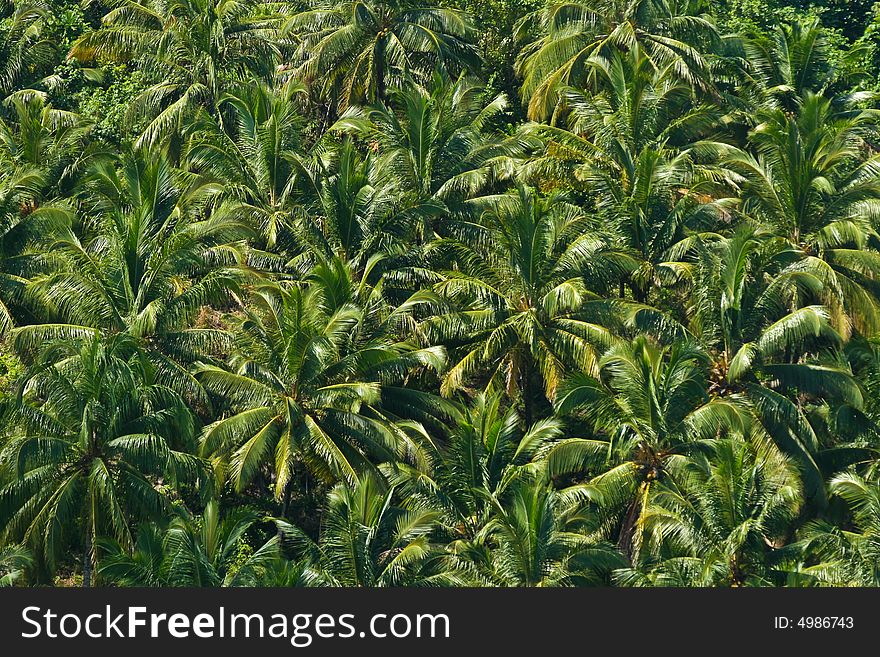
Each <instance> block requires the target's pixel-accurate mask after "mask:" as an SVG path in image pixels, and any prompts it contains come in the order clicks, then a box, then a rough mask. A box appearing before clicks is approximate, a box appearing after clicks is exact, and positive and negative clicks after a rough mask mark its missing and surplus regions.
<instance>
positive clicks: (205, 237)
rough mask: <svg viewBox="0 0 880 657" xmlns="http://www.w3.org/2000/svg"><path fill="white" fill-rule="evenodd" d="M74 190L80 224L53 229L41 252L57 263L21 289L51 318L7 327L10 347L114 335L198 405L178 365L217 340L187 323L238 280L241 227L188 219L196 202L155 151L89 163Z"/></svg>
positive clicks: (200, 396) (197, 393)
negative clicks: (132, 344) (78, 190)
mask: <svg viewBox="0 0 880 657" xmlns="http://www.w3.org/2000/svg"><path fill="white" fill-rule="evenodd" d="M82 185H83V192H82V194H83V209H84V212H85V213H86V221H85V222H83V223H84V224H85V225H83V224H80V225H79V226H68V227H67V228H66V230H64V231H59V232H60V234H58V235H57V237H56V239H55V240H54V241H53V242H52V243H51V245H50V247H49V250H50V251H51V253H52V254H53V258H54V259H56V260H59V261H60V263H59V264H58V265H57V267H56V268H55V269H54V271H50V272H49V273H47V274H46V275H44V276H42V277H38V278H35V279H34V280H33V281H32V284H31V286H30V288H31V289H30V292H29V293H30V294H32V295H33V296H35V297H36V298H37V299H38V300H39V301H40V302H42V304H43V305H44V306H45V307H46V308H47V310H48V313H49V314H50V317H52V318H53V319H54V320H56V321H55V322H54V323H48V324H32V325H30V326H25V327H21V328H20V329H17V330H16V332H15V335H14V341H15V345H16V347H17V348H18V349H19V350H21V351H23V352H31V351H35V350H37V349H38V348H39V345H40V344H41V343H42V342H43V341H45V340H48V339H52V338H56V337H64V336H71V335H78V336H82V335H86V334H94V333H101V334H103V335H108V336H109V335H115V334H119V333H124V334H126V335H128V336H130V337H132V338H134V339H135V340H136V341H137V342H138V343H139V345H140V347H141V348H142V350H143V353H144V355H145V357H146V358H148V359H149V360H150V361H151V362H152V364H153V366H154V367H155V368H156V370H157V373H158V374H157V376H158V377H159V379H160V380H161V381H162V382H163V383H167V384H168V385H170V386H172V387H174V388H175V389H177V390H178V391H179V392H180V393H181V394H184V395H186V396H187V397H188V398H190V399H192V400H194V402H195V403H197V404H199V405H201V406H202V409H203V410H204V409H206V408H207V407H208V406H209V402H208V400H207V398H206V397H205V394H204V391H202V390H201V388H200V386H199V385H198V383H197V382H196V380H195V379H194V378H193V377H192V375H191V374H190V373H189V371H188V370H187V365H188V364H189V363H190V362H192V360H195V359H196V358H199V357H204V354H206V353H208V352H210V350H212V349H215V348H219V346H220V345H223V344H225V343H226V342H227V338H226V335H225V333H224V332H223V331H222V330H219V329H216V328H213V327H210V326H198V327H192V323H193V322H194V321H195V320H196V319H197V318H198V316H199V313H200V312H201V311H202V309H203V307H205V306H206V305H208V304H209V303H212V302H213V303H215V304H221V303H224V302H227V301H228V300H229V299H230V296H229V294H230V291H231V290H234V289H235V288H236V286H237V284H238V282H239V281H240V280H241V279H242V273H241V270H239V269H236V268H235V267H234V265H235V263H236V261H237V260H239V259H240V258H241V256H240V254H239V252H238V250H237V248H236V246H235V243H236V242H237V241H238V240H240V239H241V238H243V237H245V236H247V234H248V232H247V230H246V229H245V228H244V227H243V226H242V225H240V224H237V223H235V222H233V221H232V220H230V219H224V218H222V217H220V218H213V217H212V218H209V219H202V220H196V219H190V218H189V217H190V214H189V213H190V212H191V211H192V210H191V208H193V206H195V205H196V204H197V203H198V199H197V198H195V197H193V196H192V195H189V194H187V190H186V189H185V188H184V187H183V185H182V184H181V182H180V181H179V180H178V179H177V178H176V176H175V174H174V171H173V169H172V168H171V166H170V164H169V162H168V160H167V159H166V158H165V157H163V156H161V155H159V156H151V155H149V154H148V153H146V152H143V151H139V152H134V153H129V154H128V155H126V156H125V157H124V158H122V160H121V161H120V162H118V168H117V161H115V160H114V159H109V160H107V159H104V158H99V159H97V160H96V161H95V162H94V163H93V165H92V168H91V170H90V172H89V174H88V176H87V178H86V179H85V181H84V182H83V183H82ZM199 354H202V356H199Z"/></svg>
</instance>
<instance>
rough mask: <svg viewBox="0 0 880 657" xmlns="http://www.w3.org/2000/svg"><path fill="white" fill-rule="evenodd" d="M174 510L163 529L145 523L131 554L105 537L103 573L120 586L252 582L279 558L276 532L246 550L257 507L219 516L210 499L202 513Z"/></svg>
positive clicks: (216, 505)
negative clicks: (253, 509) (247, 536)
mask: <svg viewBox="0 0 880 657" xmlns="http://www.w3.org/2000/svg"><path fill="white" fill-rule="evenodd" d="M175 512H176V514H177V515H175V516H174V517H173V519H172V520H171V522H170V523H169V524H168V526H167V527H166V528H164V529H163V528H160V527H159V526H158V525H156V524H154V523H145V524H142V525H141V527H140V529H139V530H138V535H137V539H136V542H135V545H134V546H133V548H134V549H133V551H132V552H131V553H129V550H128V549H127V548H126V547H125V546H124V545H120V544H119V543H116V542H114V541H105V542H104V544H103V545H101V548H102V549H103V551H104V552H105V553H106V554H107V556H105V557H103V558H102V560H101V568H100V570H99V572H100V575H101V577H102V578H104V579H105V580H106V581H108V582H112V583H114V584H117V585H120V586H189V587H196V586H211V587H216V586H249V585H250V586H252V585H253V584H254V582H258V581H260V578H261V577H262V576H263V573H264V571H265V569H270V570H271V569H272V568H273V567H274V566H275V562H277V561H279V560H280V558H281V556H280V553H279V549H278V537H277V536H274V537H272V538H270V539H269V540H268V541H267V542H266V543H265V544H264V545H263V546H262V547H260V548H258V549H257V550H255V551H253V552H252V553H248V551H247V542H246V541H245V534H246V533H247V532H248V531H249V530H250V529H251V528H252V527H253V526H254V525H255V524H256V523H257V522H258V521H259V520H260V517H259V515H258V514H256V513H254V512H253V511H250V510H248V509H243V508H239V509H235V510H233V511H231V512H230V513H228V514H226V515H225V516H224V517H222V518H221V517H220V511H219V506H218V504H217V500H211V501H210V502H208V504H207V505H206V506H205V510H204V512H203V513H202V514H201V515H200V516H198V517H195V516H193V515H192V514H190V513H189V512H188V511H186V510H185V509H182V508H177V509H176V510H175Z"/></svg>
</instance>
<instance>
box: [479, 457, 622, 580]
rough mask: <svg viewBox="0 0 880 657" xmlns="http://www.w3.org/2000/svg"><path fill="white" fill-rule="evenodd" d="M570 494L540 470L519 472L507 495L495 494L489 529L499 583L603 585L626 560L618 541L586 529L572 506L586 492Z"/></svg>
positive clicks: (493, 567) (493, 577) (493, 574)
mask: <svg viewBox="0 0 880 657" xmlns="http://www.w3.org/2000/svg"><path fill="white" fill-rule="evenodd" d="M581 492H582V491H581V490H579V491H578V493H581ZM566 493H567V492H566V491H557V490H555V489H554V488H553V487H552V486H551V485H549V482H548V481H547V480H546V478H545V476H544V474H543V473H539V474H538V475H537V476H519V477H517V478H516V479H515V480H514V481H512V482H511V483H510V485H509V486H507V487H506V489H505V492H504V494H503V495H502V496H500V497H499V498H497V499H496V498H492V502H493V505H494V507H495V513H494V515H493V518H492V519H491V520H490V521H489V523H488V524H487V526H486V527H485V529H484V532H485V533H486V534H487V539H486V540H487V542H489V543H490V545H491V546H492V547H491V550H490V551H489V554H490V555H491V556H490V568H491V579H490V581H492V582H493V584H494V585H496V586H542V587H547V586H584V585H602V584H606V583H607V582H608V578H609V575H610V573H611V572H612V571H613V570H614V569H617V568H621V567H623V566H624V565H625V563H626V560H625V559H624V557H623V555H621V554H620V552H618V551H617V550H615V549H614V547H613V546H611V545H609V544H607V543H605V542H603V541H600V540H597V539H596V538H595V537H593V536H590V535H589V534H588V533H586V532H584V531H582V529H581V527H580V525H581V519H580V518H579V517H578V514H577V513H571V510H570V508H571V506H572V497H574V499H575V500H578V497H580V495H574V496H572V495H568V494H566ZM579 501H582V500H579ZM578 506H579V505H575V508H577V507H578Z"/></svg>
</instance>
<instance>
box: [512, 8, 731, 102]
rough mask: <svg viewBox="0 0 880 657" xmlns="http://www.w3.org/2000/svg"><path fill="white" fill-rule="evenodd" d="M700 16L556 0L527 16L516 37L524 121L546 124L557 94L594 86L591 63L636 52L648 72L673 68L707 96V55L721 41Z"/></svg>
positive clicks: (694, 11) (674, 10) (687, 11)
mask: <svg viewBox="0 0 880 657" xmlns="http://www.w3.org/2000/svg"><path fill="white" fill-rule="evenodd" d="M702 9H703V4H702V3H701V2H699V1H696V2H674V1H672V2H670V1H667V0H660V1H654V0H651V1H649V0H561V1H557V2H552V3H549V4H547V6H546V7H542V8H540V9H538V10H537V11H536V12H534V13H533V14H531V15H529V16H526V17H525V18H524V19H523V20H522V21H521V22H520V25H519V27H518V37H519V39H521V40H523V41H525V40H526V39H530V42H529V43H527V44H526V45H525V46H524V48H523V50H522V51H521V54H520V61H519V69H520V73H521V75H522V77H523V85H522V95H523V98H524V99H527V100H528V102H529V105H528V113H529V118H531V119H533V120H544V119H547V118H549V117H550V116H551V115H552V114H553V112H554V110H555V109H556V105H557V102H558V95H557V94H558V92H559V90H560V89H561V88H562V87H565V86H573V87H583V86H590V85H592V84H593V83H594V81H593V79H592V78H591V67H590V64H589V61H590V60H591V59H592V58H608V57H610V56H611V53H612V52H614V51H626V50H629V49H631V48H632V47H633V46H635V45H637V46H638V47H639V48H640V49H641V50H643V51H644V52H645V54H646V55H647V56H648V58H649V60H650V62H651V64H652V65H653V67H655V68H658V69H665V68H667V67H670V66H672V68H673V70H674V71H675V72H676V75H677V76H678V77H680V78H681V79H682V80H683V81H685V82H687V83H688V84H691V85H693V86H696V87H702V88H703V89H705V88H706V87H708V86H709V84H710V79H709V77H708V75H707V73H708V69H709V63H708V61H707V55H708V54H709V53H711V51H712V50H713V49H714V48H715V47H716V46H717V43H718V42H719V40H720V37H719V35H718V33H717V32H716V30H715V26H714V25H713V24H712V22H711V21H710V20H709V19H707V18H706V17H705V16H703V15H701V12H702ZM533 34H538V35H539V36H538V37H537V38H534V37H533V36H532V35H533Z"/></svg>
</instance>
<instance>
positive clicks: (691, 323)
mask: <svg viewBox="0 0 880 657" xmlns="http://www.w3.org/2000/svg"><path fill="white" fill-rule="evenodd" d="M878 16H880V14H878V13H877V11H876V9H874V8H872V7H871V6H870V4H869V3H866V2H856V3H843V2H839V1H838V0H816V1H811V2H798V3H796V4H795V3H789V2H785V1H783V0H770V1H766V0H727V1H725V2H722V3H705V2H701V1H700V0H685V1H678V0H668V1H667V0H559V1H556V0H554V1H548V2H537V1H536V0H535V1H532V0H529V1H528V2H525V3H513V2H508V1H507V0H461V2H456V1H454V0H443V1H442V2H440V3H434V2H432V0H425V1H423V2H422V1H419V2H417V1H415V0H404V1H401V2H398V1H392V0H388V1H385V0H368V1H367V2H349V1H348V0H339V1H334V0H306V1H304V2H302V3H295V4H290V3H287V4H283V3H274V2H268V1H265V0H143V1H142V2H138V3H131V2H127V1H125V2H116V1H115V0H114V1H111V2H108V3H97V2H90V3H85V4H82V5H80V4H79V3H76V2H73V1H72V0H40V1H36V2H26V1H24V0H10V1H8V2H5V3H3V4H2V5H0V99H2V100H0V165H2V166H0V586H9V585H15V586H21V585H42V584H55V585H66V586H70V585H83V586H92V585H112V586H215V587H216V586H375V587H380V586H383V587H384V586H390V587H396V586H511V587H513V586H542V587H546V586H595V585H615V586H784V585H787V586H845V585H864V586H876V585H877V584H878V582H880V577H878V570H877V567H876V562H877V555H878V547H880V501H878V500H880V451H878V450H880V159H878V157H880V156H878V154H877V144H878V143H880V121H878V119H880V104H878V99H877V97H876V94H875V91H876V89H877V82H876V80H877V78H878V71H880V56H878V53H880V42H878V39H880V36H878V35H880V32H878V30H880V19H878Z"/></svg>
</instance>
